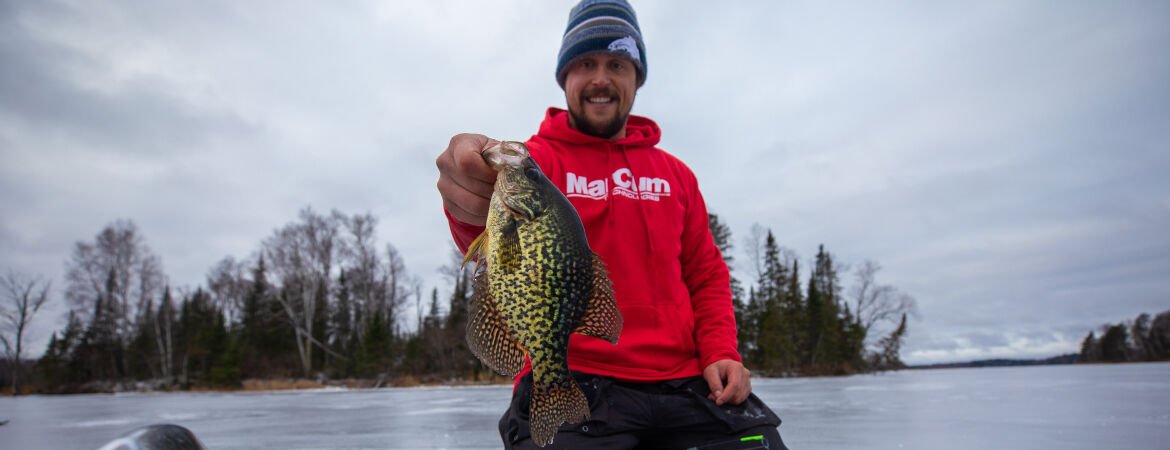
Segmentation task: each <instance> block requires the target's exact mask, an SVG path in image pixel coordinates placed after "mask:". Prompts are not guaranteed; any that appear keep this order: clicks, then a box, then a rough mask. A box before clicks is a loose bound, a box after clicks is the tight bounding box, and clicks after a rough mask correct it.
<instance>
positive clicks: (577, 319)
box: [463, 142, 622, 447]
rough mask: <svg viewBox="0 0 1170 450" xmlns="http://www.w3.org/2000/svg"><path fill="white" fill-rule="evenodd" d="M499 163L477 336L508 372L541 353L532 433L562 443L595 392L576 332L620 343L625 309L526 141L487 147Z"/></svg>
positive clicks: (475, 317) (473, 345)
mask: <svg viewBox="0 0 1170 450" xmlns="http://www.w3.org/2000/svg"><path fill="white" fill-rule="evenodd" d="M483 157H484V160H486V161H487V163H488V165H490V166H491V167H492V168H494V169H496V170H498V171H499V173H498V175H497V176H496V184H495V190H494V192H493V193H492V198H491V205H490V206H489V210H488V219H487V228H486V229H485V230H484V232H483V234H481V235H480V236H479V237H477V238H476V239H475V241H473V242H472V243H471V246H470V247H469V248H468V250H467V254H466V255H465V256H464V260H463V263H464V264H466V263H467V261H470V260H471V259H472V258H475V257H478V260H477V262H476V268H477V269H478V268H479V266H480V265H485V266H486V267H485V269H484V270H482V271H480V272H479V273H478V275H477V276H476V278H475V284H474V290H475V293H474V294H473V295H472V298H471V305H470V319H469V320H468V324H467V345H468V347H469V348H470V349H471V351H472V353H475V356H477V357H478V358H479V359H480V361H483V363H484V364H486V365H487V366H488V367H490V368H491V369H492V370H494V371H496V372H497V373H499V374H501V375H508V376H515V375H516V374H517V373H519V372H520V370H521V369H522V368H523V367H524V355H525V354H527V355H528V357H529V358H531V360H532V384H533V386H532V387H533V389H532V399H531V402H530V405H531V406H530V414H529V416H530V419H529V423H530V424H531V433H532V440H533V442H535V443H536V444H537V445H538V446H541V447H543V446H545V445H547V444H550V443H552V441H553V438H554V437H555V435H556V432H557V429H558V428H560V426H561V424H562V423H566V422H568V423H575V422H580V421H582V420H585V419H586V418H588V417H589V402H588V400H587V399H586V398H585V395H584V393H582V392H581V388H580V387H579V386H577V382H576V381H574V380H573V377H572V376H570V374H569V363H568V350H569V335H570V334H572V333H581V334H584V335H587V336H593V337H597V338H601V339H604V340H606V341H609V342H610V343H612V344H617V341H618V336H619V335H620V334H621V330H622V316H621V312H620V311H619V310H618V307H617V303H616V302H615V301H614V298H613V288H612V283H611V282H610V280H609V276H608V272H607V271H606V270H605V268H604V265H603V264H602V262H601V258H599V257H598V256H597V254H595V253H593V251H592V250H590V249H589V244H588V242H587V241H586V238H585V228H584V226H582V225H581V218H580V217H579V216H578V215H577V210H576V209H574V208H573V205H572V204H571V203H569V199H567V198H565V195H564V194H562V193H561V191H560V190H559V189H557V187H556V186H554V185H553V184H552V182H551V181H549V179H548V178H547V177H545V176H544V173H543V172H541V170H540V167H538V166H537V165H536V162H535V161H533V160H532V157H531V156H529V154H528V148H527V147H525V146H524V144H522V143H519V142H502V143H500V144H499V145H497V146H493V147H490V148H488V149H487V150H485V151H484V152H483Z"/></svg>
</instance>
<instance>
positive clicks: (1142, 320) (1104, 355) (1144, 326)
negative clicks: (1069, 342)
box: [1077, 310, 1170, 363]
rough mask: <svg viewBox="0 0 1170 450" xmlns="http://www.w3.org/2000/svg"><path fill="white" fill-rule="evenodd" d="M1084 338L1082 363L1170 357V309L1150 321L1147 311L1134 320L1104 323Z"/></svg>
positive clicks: (1150, 359) (1079, 360)
mask: <svg viewBox="0 0 1170 450" xmlns="http://www.w3.org/2000/svg"><path fill="white" fill-rule="evenodd" d="M1100 331H1101V336H1100V337H1097V334H1096V333H1095V332H1093V331H1090V332H1089V334H1088V336H1085V339H1084V340H1083V341H1081V353H1080V355H1079V356H1078V358H1077V362H1079V363H1097V362H1137V361H1166V360H1170V310H1166V311H1163V312H1161V313H1159V314H1158V315H1157V316H1154V318H1153V319H1152V320H1151V318H1150V315H1149V314H1146V313H1141V314H1139V315H1138V316H1137V317H1136V318H1134V319H1133V320H1132V321H1127V322H1120V323H1116V324H1105V325H1101V329H1100Z"/></svg>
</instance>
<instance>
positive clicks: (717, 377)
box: [703, 364, 724, 404]
mask: <svg viewBox="0 0 1170 450" xmlns="http://www.w3.org/2000/svg"><path fill="white" fill-rule="evenodd" d="M721 372H722V370H720V367H719V365H718V364H712V365H709V366H707V368H706V369H703V379H704V380H706V381H707V387H709V388H711V393H710V394H708V395H707V398H708V399H710V400H712V401H714V402H715V403H716V404H718V403H719V400H718V399H719V396H720V395H723V388H724V386H723V374H722V373H721Z"/></svg>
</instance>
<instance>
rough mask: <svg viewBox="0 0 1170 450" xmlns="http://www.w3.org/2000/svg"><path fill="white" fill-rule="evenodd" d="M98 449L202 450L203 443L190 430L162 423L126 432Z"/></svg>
mask: <svg viewBox="0 0 1170 450" xmlns="http://www.w3.org/2000/svg"><path fill="white" fill-rule="evenodd" d="M98 450H203V445H202V444H200V443H199V439H196V438H195V433H192V432H191V430H188V429H186V428H183V427H181V426H178V425H173V424H169V423H163V424H156V425H148V426H145V427H142V428H139V429H137V430H134V431H131V432H129V433H126V434H124V435H122V437H120V438H117V439H114V440H113V441H110V442H109V443H108V444H106V445H103V446H102V448H100V449H98Z"/></svg>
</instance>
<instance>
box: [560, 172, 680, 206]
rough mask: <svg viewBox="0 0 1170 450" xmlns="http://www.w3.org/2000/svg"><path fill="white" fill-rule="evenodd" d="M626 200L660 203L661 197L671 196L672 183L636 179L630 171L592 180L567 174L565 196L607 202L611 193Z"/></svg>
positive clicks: (644, 178) (642, 178)
mask: <svg viewBox="0 0 1170 450" xmlns="http://www.w3.org/2000/svg"><path fill="white" fill-rule="evenodd" d="M610 181H612V182H613V189H612V192H613V195H620V196H622V197H626V198H632V199H635V200H637V199H642V200H653V201H658V199H659V197H667V196H670V182H668V181H666V180H663V179H661V178H652V177H640V178H637V179H635V178H634V175H633V173H632V172H630V169H625V168H622V169H618V170H615V171H614V172H613V176H611V177H610V179H604V178H603V179H599V180H590V179H588V178H586V177H582V176H577V174H575V173H573V172H568V173H566V174H565V195H566V196H569V197H584V198H591V199H594V200H605V198H606V196H607V195H609V193H610V192H611V189H610Z"/></svg>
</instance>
